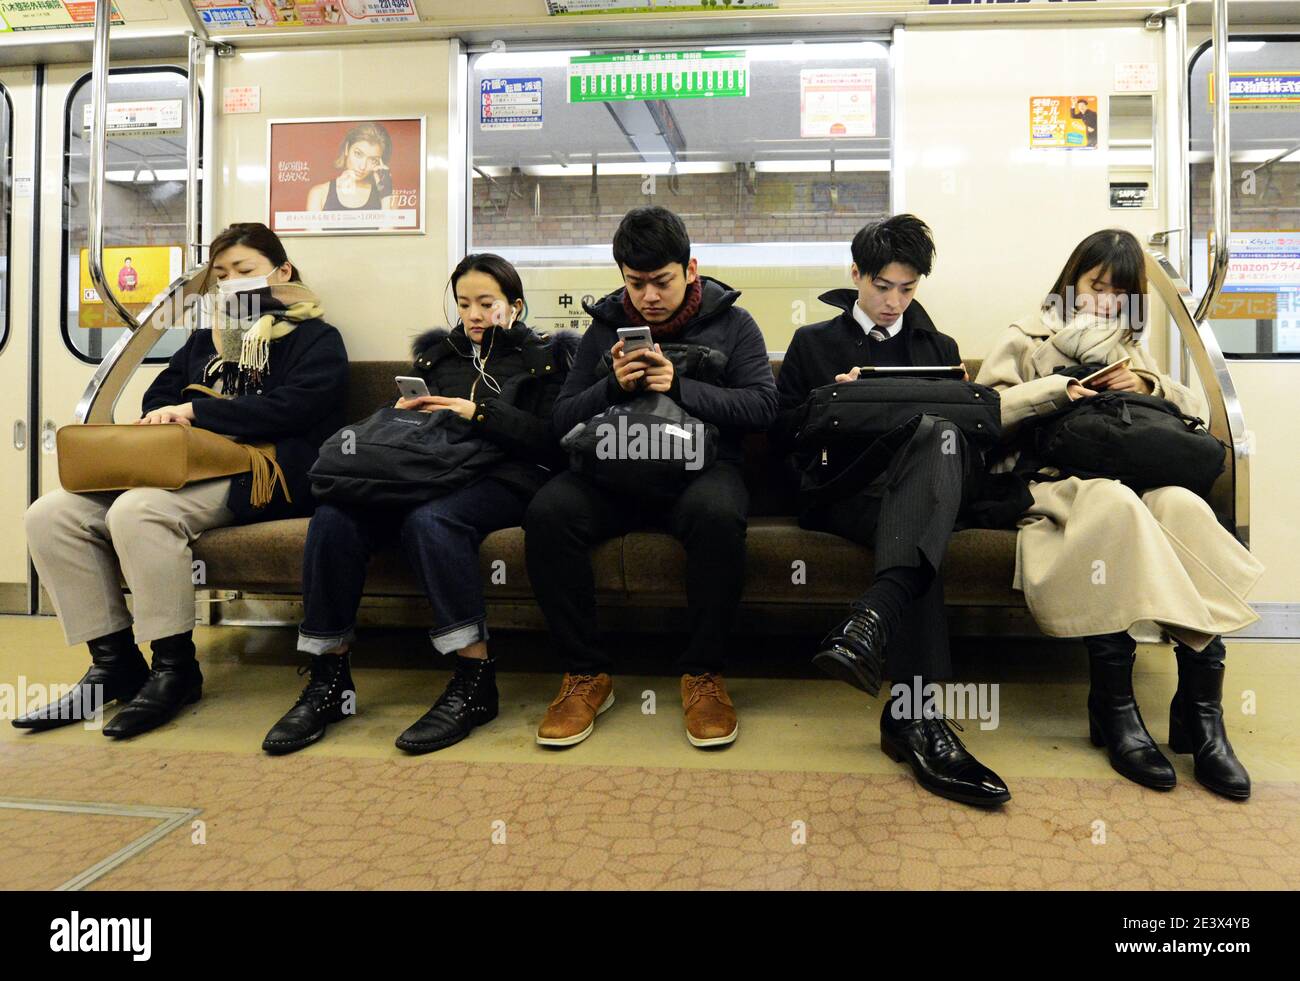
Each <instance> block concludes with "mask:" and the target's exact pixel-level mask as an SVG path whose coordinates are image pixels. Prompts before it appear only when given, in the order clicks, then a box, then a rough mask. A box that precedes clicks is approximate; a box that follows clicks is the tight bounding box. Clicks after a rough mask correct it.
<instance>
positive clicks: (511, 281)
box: [447, 252, 528, 320]
mask: <svg viewBox="0 0 1300 981" xmlns="http://www.w3.org/2000/svg"><path fill="white" fill-rule="evenodd" d="M472 272H481V273H484V274H485V275H488V276H491V277H492V278H493V279H495V280H496V283H497V285H498V286H499V287H501V292H502V293H504V294H505V298H506V300H507V301H508V302H509V303H510V304H511V305H512V306H513V305H514V304H515V303H517V302H518V301H520V300H523V301H524V313H525V314H527V312H528V300H527V299H525V298H524V281H523V280H522V279H520V278H519V270H518V269H516V268H515V267H514V266H513V265H511V264H510V262H508V261H507V260H505V259H503V258H501V256H499V255H497V254H495V253H493V252H473V253H471V254H469V255H467V256H465V258H463V259H461V260H460V262H458V263H457V264H456V268H455V269H453V270H452V271H451V278H450V279H449V280H447V289H448V290H450V291H451V294H452V299H453V300H454V299H455V295H456V283H457V282H458V281H459V280H460V278H461V277H462V276H464V275H466V274H467V273H472ZM519 319H520V320H523V319H524V317H523V316H521V317H520V318H519Z"/></svg>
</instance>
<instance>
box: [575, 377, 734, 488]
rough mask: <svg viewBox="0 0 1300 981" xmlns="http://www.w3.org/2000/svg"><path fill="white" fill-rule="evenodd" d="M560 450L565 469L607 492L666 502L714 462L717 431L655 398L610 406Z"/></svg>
mask: <svg viewBox="0 0 1300 981" xmlns="http://www.w3.org/2000/svg"><path fill="white" fill-rule="evenodd" d="M560 446H561V447H562V448H564V449H565V450H567V451H568V453H569V468H570V469H571V470H574V471H576V472H578V473H582V474H586V475H587V476H588V477H590V478H591V479H592V480H594V481H595V482H596V483H598V484H601V485H603V486H605V487H608V488H609V489H611V490H615V491H618V492H620V493H625V494H628V495H631V496H633V497H638V498H653V499H661V500H666V499H670V498H675V497H677V496H678V495H680V494H681V492H682V491H683V490H685V489H686V486H687V485H688V484H689V483H690V482H691V481H692V480H694V479H695V478H696V477H697V476H699V475H700V474H701V473H703V472H704V471H705V470H707V469H708V468H709V467H711V466H713V464H714V462H715V461H716V460H717V458H718V427H717V426H715V425H713V424H712V423H705V422H701V421H700V420H699V419H696V418H695V417H694V416H692V415H690V414H689V413H687V412H686V410H685V409H683V408H682V407H681V406H680V405H678V404H677V403H676V402H674V401H673V400H672V399H670V398H669V397H668V396H667V395H665V394H663V393H661V392H647V393H645V394H643V395H638V396H636V397H635V398H633V399H630V400H629V401H627V402H620V403H618V404H616V405H612V406H610V407H609V408H608V409H606V410H605V411H604V412H601V413H600V414H598V415H595V416H593V417H592V418H590V419H588V420H587V421H586V422H580V423H578V425H576V426H574V427H573V428H572V429H571V430H569V432H568V433H566V434H565V436H564V438H563V439H561V440H560Z"/></svg>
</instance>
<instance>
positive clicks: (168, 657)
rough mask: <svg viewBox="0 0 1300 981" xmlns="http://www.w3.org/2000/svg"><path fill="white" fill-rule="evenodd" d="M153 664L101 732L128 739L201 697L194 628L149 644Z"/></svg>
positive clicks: (201, 683) (201, 689)
mask: <svg viewBox="0 0 1300 981" xmlns="http://www.w3.org/2000/svg"><path fill="white" fill-rule="evenodd" d="M149 647H150V649H151V650H152V651H153V664H152V666H151V670H150V671H149V679H148V680H147V681H146V682H145V683H144V685H143V686H142V687H141V688H140V690H139V691H138V692H137V693H136V696H135V698H133V699H131V701H130V702H128V703H127V705H126V707H125V708H123V709H122V711H120V712H118V713H117V715H115V716H113V721H111V722H110V723H109V724H108V725H106V726H104V735H106V736H110V737H112V738H113V739H128V738H130V737H131V736H138V735H140V733H142V732H148V731H149V730H150V729H157V728H158V727H159V726H160V725H162V724H163V723H164V722H167V721H169V720H170V719H171V718H172V717H173V716H175V715H176V714H177V713H178V712H179V711H180V710H181V709H182V708H184V707H185V706H186V705H190V704H191V703H193V702H197V701H198V700H199V699H200V698H202V697H203V672H202V671H200V670H199V662H198V659H197V658H196V657H195V651H194V632H193V631H190V630H187V631H185V633H183V634H175V635H173V636H171V637H162V638H159V639H158V640H155V641H154V642H153V643H151V644H150V645H149Z"/></svg>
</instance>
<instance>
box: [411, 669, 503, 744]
mask: <svg viewBox="0 0 1300 981" xmlns="http://www.w3.org/2000/svg"><path fill="white" fill-rule="evenodd" d="M496 717H497V672H496V661H494V660H492V658H474V657H460V656H459V655H457V657H456V672H455V674H453V675H452V676H451V681H449V682H448V683H447V689H446V691H444V692H443V693H442V694H441V695H439V696H438V700H437V701H436V702H434V703H433V708H431V709H429V711H427V712H425V713H424V715H423V716H422V717H421V718H420V720H419V721H418V722H416V723H415V724H414V725H413V726H411V727H410V728H409V729H407V730H406V731H405V732H403V733H402V734H401V735H400V736H398V737H397V748H398V749H404V750H406V752H408V753H432V752H433V751H434V750H438V749H445V748H446V747H448V746H451V745H453V744H454V743H458V742H460V741H461V740H462V739H464V738H465V737H466V736H468V735H469V734H470V732H471V731H472V730H473V729H474V727H475V726H481V725H483V724H484V723H485V722H491V721H492V720H493V719H495V718H496Z"/></svg>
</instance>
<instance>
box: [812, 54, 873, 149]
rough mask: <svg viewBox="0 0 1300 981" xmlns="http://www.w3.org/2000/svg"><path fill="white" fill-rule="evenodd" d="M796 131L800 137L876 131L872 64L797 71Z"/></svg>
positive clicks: (870, 134)
mask: <svg viewBox="0 0 1300 981" xmlns="http://www.w3.org/2000/svg"><path fill="white" fill-rule="evenodd" d="M799 135H800V136H801V137H803V138H804V139H827V138H831V137H839V136H875V135H876V70H875V69H874V68H805V69H803V70H802V71H800V72H799Z"/></svg>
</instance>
